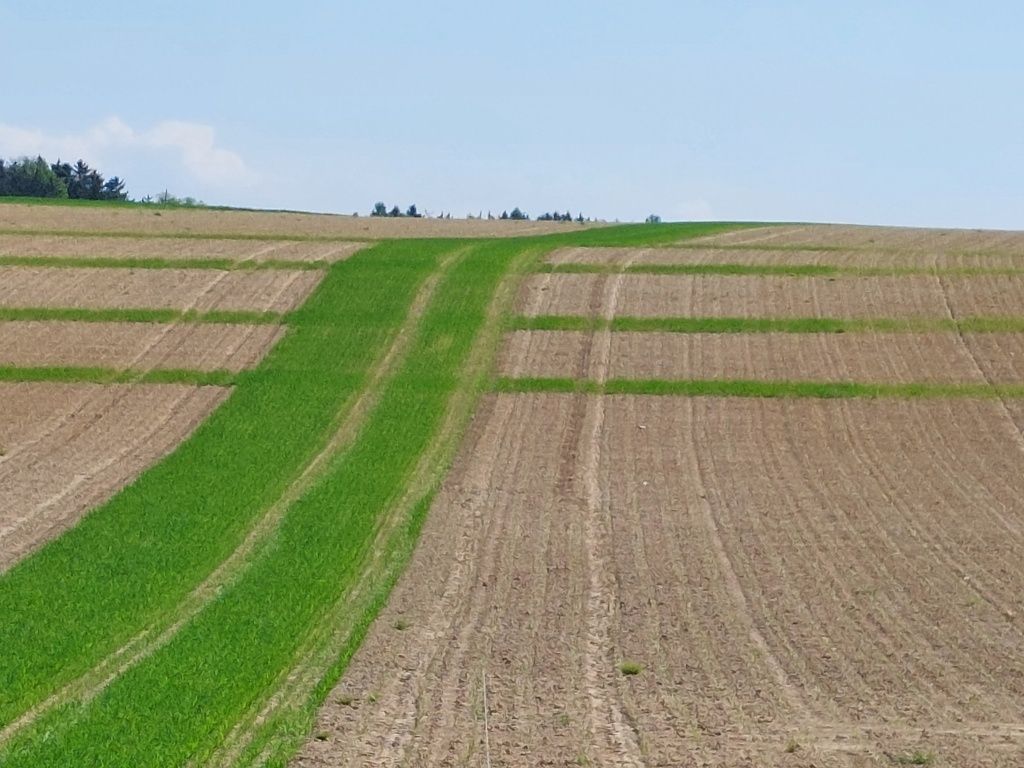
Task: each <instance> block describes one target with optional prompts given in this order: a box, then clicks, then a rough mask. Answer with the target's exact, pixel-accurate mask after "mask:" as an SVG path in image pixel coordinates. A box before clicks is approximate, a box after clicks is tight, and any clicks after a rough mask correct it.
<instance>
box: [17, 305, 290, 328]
mask: <svg viewBox="0 0 1024 768" xmlns="http://www.w3.org/2000/svg"><path fill="white" fill-rule="evenodd" d="M289 314H290V313H281V312H250V311H247V310H238V311H235V310H230V311H224V310H210V311H203V312H199V311H196V310H179V309H145V308H138V309H78V308H76V307H54V308H51V307H0V322H27V321H35V322H48V321H55V322H61V321H62V322H79V323H223V324H226V325H276V324H279V323H285V322H286V321H287V318H288V315H289Z"/></svg>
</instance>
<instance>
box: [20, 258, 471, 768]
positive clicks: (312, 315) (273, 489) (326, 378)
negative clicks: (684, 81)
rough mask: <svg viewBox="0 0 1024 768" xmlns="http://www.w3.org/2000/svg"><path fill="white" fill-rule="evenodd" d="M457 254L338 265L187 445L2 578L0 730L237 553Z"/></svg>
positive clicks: (164, 611) (362, 260)
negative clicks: (417, 299) (445, 259)
mask: <svg viewBox="0 0 1024 768" xmlns="http://www.w3.org/2000/svg"><path fill="white" fill-rule="evenodd" d="M456 247H459V246H458V244H457V243H456V244H453V243H451V242H445V241H439V242H435V243H422V242H421V243H399V242H396V243H388V244H385V245H379V246H377V247H375V248H372V249H368V250H365V251H362V252H361V253H359V254H356V255H355V256H353V257H352V258H351V259H348V260H346V261H343V262H339V263H338V264H336V265H334V266H333V267H332V268H331V269H330V271H329V272H328V274H327V275H326V276H325V278H324V280H323V281H322V282H321V283H320V285H319V286H318V287H317V289H316V290H315V291H314V293H313V294H312V296H311V297H310V298H309V300H308V301H307V302H306V303H305V305H304V306H303V307H302V308H300V309H299V310H297V311H296V312H294V313H292V314H291V315H290V317H289V320H290V323H291V331H290V332H289V333H288V334H287V335H286V336H285V337H284V338H282V339H281V341H280V342H279V343H278V344H277V345H276V346H275V347H274V349H272V350H271V352H270V353H269V354H268V355H267V357H266V358H264V360H263V362H262V363H261V364H260V366H259V367H258V368H257V369H255V370H254V371H250V372H249V373H247V374H245V375H244V376H242V377H240V380H239V385H238V387H237V388H236V389H235V391H234V392H233V394H232V396H231V397H230V398H229V399H228V400H227V402H226V403H224V404H223V405H222V406H221V407H220V408H219V409H218V410H217V411H215V412H214V413H213V414H212V415H211V416H210V418H209V419H207V420H206V421H205V422H204V423H203V424H202V425H201V426H200V427H199V428H198V429H197V430H196V432H195V433H194V434H193V435H192V437H191V438H190V439H189V440H187V441H186V442H185V443H183V444H182V445H181V446H179V448H178V449H177V450H176V451H175V452H174V453H172V454H171V455H170V456H169V457H168V458H167V459H165V460H164V461H163V462H161V463H160V464H157V465H156V466H154V467H153V468H151V469H150V470H148V471H147V472H145V473H143V474H142V475H141V476H140V477H139V479H138V480H137V481H136V482H135V483H133V484H132V485H131V486H129V487H128V488H126V489H125V490H124V491H122V492H121V493H120V494H118V495H117V496H115V497H114V498H113V499H111V500H110V501H109V502H108V503H106V504H105V505H103V506H102V507H100V508H99V509H97V510H94V511H93V512H92V513H90V514H89V515H88V516H86V517H85V518H84V519H83V520H82V521H81V522H80V523H79V524H78V525H77V526H76V527H75V528H73V529H71V530H70V531H68V532H66V533H65V534H64V535H63V536H61V537H59V538H57V539H55V540H53V541H52V542H50V543H49V544H48V545H47V546H45V547H44V548H43V549H41V550H40V551H38V552H37V553H35V554H34V555H33V556H32V557H29V558H27V559H25V560H24V561H22V562H21V563H19V564H18V565H16V566H15V567H14V568H12V569H11V570H10V571H8V572H6V573H4V574H2V575H0V616H2V617H3V621H0V648H2V649H3V653H0V723H8V722H10V721H11V720H12V719H13V718H15V717H17V715H18V714H19V713H21V712H23V711H25V710H26V709H27V708H29V707H30V706H32V705H33V704H35V703H37V702H39V701H40V700H42V699H43V698H45V697H46V696H47V695H48V694H50V693H52V692H53V691H55V690H56V689H58V688H59V687H60V686H61V685H62V684H63V683H66V682H68V681H69V680H71V679H74V678H77V677H78V676H80V675H81V674H82V673H84V672H85V671H87V670H88V669H90V668H91V667H92V665H94V664H95V663H96V662H97V661H98V660H100V659H102V658H104V657H106V656H107V655H109V654H110V653H112V652H114V651H115V650H117V648H118V647H120V645H121V644H123V642H124V641H125V640H126V639H127V638H129V637H132V636H133V635H135V634H136V633H137V632H139V631H140V630H141V629H142V628H143V627H145V626H147V625H149V624H151V623H153V622H156V621H158V620H159V618H160V617H161V616H163V615H165V614H167V613H168V612H170V611H171V610H172V609H173V608H174V607H175V606H176V605H177V604H178V603H179V602H180V601H181V600H182V599H183V598H184V596H185V595H187V594H188V593H189V592H190V591H191V589H192V588H193V587H194V586H195V585H196V584H198V583H199V582H200V581H202V580H203V579H204V578H206V577H207V576H208V575H209V574H210V572H211V571H212V570H213V569H214V568H215V567H216V566H217V565H218V564H219V563H220V562H221V561H222V560H224V558H225V557H226V556H227V555H228V554H229V553H231V552H232V551H233V550H234V549H235V548H236V547H237V546H238V544H239V543H240V542H241V540H242V539H243V537H244V536H245V534H246V532H247V531H248V530H249V527H250V526H251V524H252V522H253V521H254V520H255V519H257V518H258V517H259V515H260V513H261V511H262V510H265V509H266V508H267V507H269V505H270V504H272V503H273V502H274V501H276V500H277V499H278V498H280V496H281V494H282V493H283V491H284V490H285V488H287V487H288V485H289V484H290V483H291V482H292V481H293V480H294V479H295V477H296V476H297V475H298V473H299V472H300V471H301V470H302V468H303V467H305V466H306V465H307V464H308V462H309V461H310V460H311V459H312V457H313V456H314V455H316V453H317V452H318V451H319V450H320V449H321V447H322V446H323V445H324V444H325V442H326V441H327V439H328V438H329V435H330V434H331V432H332V430H333V428H334V424H335V423H336V419H337V418H339V414H341V413H343V412H344V408H346V407H348V406H347V405H346V404H351V403H352V402H353V401H354V400H355V398H356V397H357V396H358V394H359V392H360V390H361V388H362V386H363V384H364V382H365V381H366V379H367V376H368V373H369V371H370V369H371V367H372V366H373V364H374V363H375V361H377V360H378V359H379V358H380V356H381V355H383V354H384V351H385V350H386V349H387V347H388V345H389V344H390V342H391V340H392V339H393V338H394V335H395V334H396V333H397V332H398V329H399V328H400V327H401V325H402V323H403V322H404V320H405V318H406V316H407V312H408V308H409V306H410V304H411V302H412V300H413V297H414V295H415V293H416V291H417V289H418V287H419V286H420V285H421V284H422V282H423V281H424V280H425V279H426V278H427V276H428V275H429V274H430V273H431V272H432V271H434V269H435V268H436V266H437V264H438V260H439V258H440V257H441V255H442V254H444V253H446V252H448V251H451V250H452V249H454V248H456ZM169 730H171V731H173V728H170V729H169ZM0 762H3V761H2V760H0ZM74 763H75V761H74V760H72V763H71V764H74ZM100 763H104V761H103V760H100V761H98V762H97V764H100Z"/></svg>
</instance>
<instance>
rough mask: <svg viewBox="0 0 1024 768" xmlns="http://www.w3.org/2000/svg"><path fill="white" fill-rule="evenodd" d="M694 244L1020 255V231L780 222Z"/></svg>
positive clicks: (1023, 238) (1023, 242) (1023, 249)
mask: <svg viewBox="0 0 1024 768" xmlns="http://www.w3.org/2000/svg"><path fill="white" fill-rule="evenodd" d="M688 242H692V243H695V244H702V243H707V244H708V245H709V246H711V247H714V246H719V245H756V246H762V245H763V246H764V247H765V248H772V247H775V246H796V247H801V248H807V247H811V248H813V247H815V246H827V247H829V248H865V249H869V250H870V249H877V248H892V249H900V250H909V251H928V252H931V253H950V252H961V251H965V252H970V251H1001V252H1003V253H1005V254H1014V255H1024V232H1016V231H1000V230H982V229H915V228H911V227H869V226H855V225H845V224H805V225H799V224H783V225H781V226H770V227H755V228H750V229H740V230H735V231H732V232H724V233H721V234H717V235H709V236H707V237H701V238H696V239H694V240H692V241H688Z"/></svg>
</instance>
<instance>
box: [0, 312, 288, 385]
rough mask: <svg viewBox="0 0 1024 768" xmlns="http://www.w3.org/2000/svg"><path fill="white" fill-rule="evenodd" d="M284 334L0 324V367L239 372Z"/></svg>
mask: <svg viewBox="0 0 1024 768" xmlns="http://www.w3.org/2000/svg"><path fill="white" fill-rule="evenodd" d="M283 334H284V328H282V327H280V326H274V325H226V324H216V323H181V324H175V325H165V324H162V323H77V322H49V321H46V322H34V321H25V322H22V321H18V322H0V366H5V365H6V366H18V367H43V366H70V367H87V368H88V367H99V368H114V369H117V370H128V369H131V370H138V371H149V370H155V369H188V370H194V371H217V370H226V371H232V372H238V371H242V370H244V369H246V368H251V367H253V366H255V365H256V363H258V362H259V361H260V360H261V359H262V358H263V355H264V354H266V352H267V351H268V350H269V349H270V348H271V347H272V346H273V345H274V344H275V343H276V342H277V340H278V339H279V338H280V337H281V336H282V335H283Z"/></svg>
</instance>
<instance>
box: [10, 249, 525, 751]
mask: <svg viewBox="0 0 1024 768" xmlns="http://www.w3.org/2000/svg"><path fill="white" fill-rule="evenodd" d="M519 249H521V246H517V245H515V244H512V245H497V244H496V245H489V246H482V247H479V248H477V249H475V250H474V251H473V252H471V253H470V254H469V255H467V256H466V257H464V259H463V260H462V261H461V262H459V263H458V264H457V265H456V266H455V267H454V268H453V269H452V270H451V272H450V273H449V274H448V275H447V276H445V277H444V278H443V280H442V282H441V284H440V285H439V287H438V290H437V292H436V293H435V296H434V298H433V300H432V301H431V303H430V305H429V307H428V308H427V311H426V313H425V315H424V317H423V319H422V321H421V323H420V327H419V329H418V331H417V333H416V337H415V340H414V341H413V344H412V347H411V348H410V351H409V353H408V356H407V357H406V359H405V360H404V362H403V363H402V365H401V366H400V369H399V370H398V371H397V373H396V374H395V375H394V377H393V378H392V379H390V380H389V381H387V382H386V383H385V384H384V387H383V390H382V393H381V399H380V401H379V403H378V405H377V407H376V408H375V410H374V411H373V413H372V415H371V416H370V420H369V422H368V423H367V424H366V425H365V427H364V428H363V430H362V431H361V432H360V436H359V439H358V440H357V441H356V443H355V444H354V445H353V446H352V447H351V448H350V449H349V450H348V451H347V452H346V453H344V454H343V455H341V456H339V457H337V458H336V459H335V460H334V462H333V463H332V464H331V466H330V467H329V469H328V471H327V472H326V473H325V474H324V475H323V476H322V477H320V478H319V479H318V481H317V482H316V483H315V484H314V485H313V487H312V488H311V489H310V490H309V491H308V492H307V493H306V494H305V495H304V496H303V497H302V498H301V499H299V500H298V501H297V502H296V503H295V504H294V505H293V506H292V508H291V509H290V510H289V511H288V513H287V515H286V517H285V518H284V520H283V522H282V524H281V528H280V530H279V531H278V534H277V537H276V539H275V541H274V544H273V546H272V547H270V548H269V549H268V550H266V551H265V552H264V553H263V555H262V556H261V558H260V559H259V560H257V561H256V562H255V563H254V564H253V566H252V567H251V568H250V569H249V570H248V571H247V572H246V573H245V574H244V577H243V578H242V579H241V580H240V581H239V582H238V583H237V584H235V585H234V586H233V587H231V588H229V589H228V590H226V591H225V592H224V593H223V594H222V595H221V596H220V597H219V599H218V600H217V601H215V602H214V603H212V604H211V605H209V606H208V607H207V608H206V609H205V610H204V611H203V612H202V613H200V614H199V615H198V616H197V617H196V618H195V620H193V621H192V622H191V623H190V624H188V625H187V626H186V627H184V628H183V629H182V631H181V632H180V633H179V634H178V635H176V636H175V637H174V639H172V640H171V642H170V643H169V644H168V645H167V646H165V647H164V648H162V649H160V650H159V651H157V652H156V653H155V654H154V655H153V656H152V657H150V658H149V659H147V660H146V661H144V662H143V663H142V664H140V665H139V666H137V667H135V668H133V669H132V670H130V671H129V672H127V673H126V674H125V675H124V676H123V677H121V678H119V679H118V680H116V681H115V682H114V683H113V684H112V685H111V686H110V687H108V688H107V689H105V690H104V691H103V692H102V693H101V694H100V695H99V696H98V697H97V698H96V699H94V700H93V701H92V702H90V703H89V704H88V705H85V706H84V707H83V708H82V709H81V710H80V711H78V712H73V713H72V712H68V713H66V717H65V718H62V719H58V720H52V719H48V721H47V723H46V727H45V728H43V729H41V730H40V729H31V730H30V732H29V733H28V734H26V738H24V739H22V738H19V739H18V741H17V744H16V745H15V746H14V748H13V749H12V750H11V752H10V753H9V754H8V755H7V756H5V761H4V764H5V765H7V766H11V767H13V766H27V765H31V766H34V767H36V768H44V767H45V766H66V765H92V764H97V765H98V764H103V765H105V766H111V767H114V766H131V767H132V768H142V767H144V766H164V765H180V764H184V763H186V762H187V761H194V762H196V763H199V764H201V763H203V762H204V761H205V760H206V759H207V758H208V757H209V755H210V752H211V750H213V749H215V748H216V746H217V745H218V744H219V743H220V740H221V739H222V738H223V737H224V735H225V734H226V733H227V732H228V731H229V730H230V727H231V725H232V724H233V723H234V722H235V721H236V720H237V719H238V717H239V716H241V714H242V713H243V712H244V711H245V710H246V709H247V708H248V707H250V706H251V704H252V703H253V702H254V701H258V700H260V699H264V698H266V697H268V696H269V695H270V694H271V693H272V689H273V686H274V685H275V682H276V681H277V679H278V676H279V675H280V673H281V672H282V671H283V670H285V669H287V668H288V667H289V666H290V665H291V664H292V663H293V662H294V656H295V653H296V650H297V648H298V647H299V646H300V645H301V642H302V640H303V638H304V637H305V635H306V633H307V631H309V629H310V628H311V626H313V624H314V623H315V622H316V621H317V619H318V618H319V617H320V616H321V615H322V613H323V612H324V611H325V610H326V608H327V607H328V606H330V605H331V604H333V602H334V601H336V600H337V599H338V598H339V596H340V595H341V594H343V592H344V590H345V589H346V588H347V586H348V585H350V584H352V583H353V582H354V581H355V580H356V579H358V577H359V575H360V573H361V566H362V562H363V558H364V556H365V555H366V553H367V548H368V547H369V546H371V544H372V543H373V541H374V534H375V531H376V524H377V521H378V519H379V518H380V517H381V515H382V514H383V513H384V511H385V510H386V509H387V508H388V507H389V506H390V505H392V504H395V503H397V502H398V500H399V499H401V498H402V496H403V493H404V491H405V488H406V485H407V483H408V481H409V478H410V476H411V475H412V473H413V471H414V469H415V467H416V466H417V463H418V461H419V459H420V457H421V456H422V455H423V454H424V452H425V451H427V450H428V449H429V448H430V446H431V444H432V441H433V440H434V439H435V436H436V435H437V433H438V431H439V429H440V428H441V424H442V421H443V417H444V414H445V413H446V410H447V405H448V402H449V399H450V398H451V397H452V396H453V394H454V393H455V391H456V389H457V387H458V385H459V382H460V378H461V368H462V365H463V364H464V363H465V361H466V358H467V356H468V353H469V351H470V349H471V347H472V344H473V341H474V339H475V338H476V334H477V333H478V331H479V330H480V328H481V326H482V324H483V323H484V321H485V318H486V313H487V308H488V305H489V303H490V301H491V299H492V297H493V294H494V291H495V289H496V287H497V285H498V282H499V281H500V279H501V278H502V276H503V275H504V273H505V270H506V269H507V268H508V266H509V263H510V261H511V260H512V258H513V257H514V256H516V255H517V252H518V250H519ZM383 285H384V287H386V288H387V289H388V290H392V289H393V287H392V286H391V285H390V284H388V283H384V284H383ZM361 287H362V288H363V289H364V290H367V292H369V290H368V289H369V284H368V283H366V282H362V283H361ZM302 327H303V326H302V325H301V324H300V325H299V326H298V328H299V329H301V328H302ZM239 391H240V392H244V391H246V389H245V388H240V390H239ZM281 410H282V412H284V413H291V411H293V410H294V409H293V408H292V407H288V408H282V409H281ZM242 476H243V475H241V474H240V475H239V477H242ZM246 479H249V480H251V477H249V478H246ZM232 480H234V476H232V475H227V476H223V477H222V481H224V483H225V485H230V486H235V485H236V483H235V482H231V481H232ZM190 490H191V489H190ZM234 490H235V491H236V492H237V488H234ZM432 493H433V489H431V491H430V492H429V493H428V496H429V495H430V494H432ZM192 494H195V491H194V490H193V491H192ZM200 497H201V496H200ZM204 502H205V499H204ZM204 506H205V504H204ZM425 511H426V509H425V505H418V507H417V511H416V513H415V514H414V519H413V520H411V521H410V522H409V524H410V525H414V526H415V525H418V519H419V518H420V517H421V516H422V515H423V514H425ZM207 514H209V513H208V512H207ZM121 562H122V564H123V565H122V567H126V566H127V567H128V568H129V569H132V568H134V562H133V561H132V560H127V562H126V561H125V559H122V560H121ZM76 581H77V579H76ZM135 583H136V584H147V585H148V582H147V581H146V580H144V579H136V580H135ZM127 723H130V724H131V725H130V727H125V724H127Z"/></svg>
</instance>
